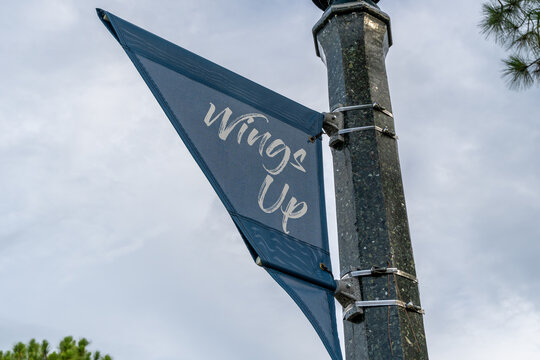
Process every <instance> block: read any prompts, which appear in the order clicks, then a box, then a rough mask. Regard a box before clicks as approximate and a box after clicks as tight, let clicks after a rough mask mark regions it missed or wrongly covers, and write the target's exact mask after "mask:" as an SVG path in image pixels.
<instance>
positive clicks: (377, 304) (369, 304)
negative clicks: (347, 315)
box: [344, 300, 426, 315]
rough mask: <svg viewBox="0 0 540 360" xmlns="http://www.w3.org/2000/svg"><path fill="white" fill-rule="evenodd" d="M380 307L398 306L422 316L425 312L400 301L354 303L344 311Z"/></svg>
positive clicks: (410, 303)
mask: <svg viewBox="0 0 540 360" xmlns="http://www.w3.org/2000/svg"><path fill="white" fill-rule="evenodd" d="M353 306H356V307H360V308H364V307H380V306H399V307H402V308H404V309H405V310H407V311H414V312H416V313H419V314H422V315H424V314H425V313H426V312H425V311H424V309H422V308H421V307H420V306H418V305H414V304H413V303H412V302H408V303H406V302H404V301H401V300H368V301H355V302H354V304H351V305H349V306H348V307H347V309H345V310H344V312H347V311H348V310H349V307H353Z"/></svg>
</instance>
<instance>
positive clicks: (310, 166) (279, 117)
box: [97, 9, 341, 360]
mask: <svg viewBox="0 0 540 360" xmlns="http://www.w3.org/2000/svg"><path fill="white" fill-rule="evenodd" d="M97 12H98V16H99V18H100V19H101V20H102V21H103V23H104V24H105V26H106V27H107V28H108V29H109V31H110V32H111V33H112V34H113V36H114V37H115V38H116V39H117V40H118V42H119V43H120V44H121V45H122V47H123V48H124V50H125V51H126V53H127V55H128V56H129V58H130V59H131V61H132V62H133V64H134V65H135V67H136V68H137V70H138V71H139V73H140V74H141V76H142V77H143V79H144V80H145V82H146V84H147V85H148V87H149V88H150V90H151V91H152V93H153V94H154V96H155V97H156V99H157V101H158V102H159V104H160V105H161V107H162V108H163V110H164V111H165V113H166V115H167V117H168V118H169V120H170V121H171V123H172V125H173V126H174V128H175V129H176V131H177V132H178V135H179V136H180V137H181V138H182V140H183V141H184V143H185V144H186V146H187V148H188V149H189V151H190V152H191V154H192V155H193V157H194V158H195V160H196V161H197V163H198V164H199V166H200V167H201V169H202V171H203V172H204V174H205V175H206V177H207V178H208V180H209V181H210V183H211V184H212V186H213V188H214V189H215V191H216V192H217V194H218V196H219V197H220V199H221V201H222V202H223V204H224V205H225V207H226V208H227V210H228V211H229V213H230V215H231V217H232V218H233V221H234V222H235V224H236V226H237V228H238V230H239V231H240V233H241V235H242V238H243V239H244V241H245V243H246V246H247V247H248V249H249V251H250V253H251V255H252V256H253V258H254V260H257V263H258V264H260V265H261V266H263V267H264V268H265V269H266V270H267V271H268V272H269V273H270V275H271V276H272V277H273V278H274V279H275V280H276V281H277V282H278V283H279V284H280V285H281V287H283V289H284V290H285V291H286V292H287V293H288V294H289V295H290V296H291V297H292V298H293V299H294V301H295V302H296V303H297V304H298V306H299V307H300V308H301V309H302V311H303V312H304V314H305V315H306V317H307V318H308V319H309V321H310V322H311V324H312V325H313V327H314V328H315V330H316V331H317V333H318V335H319V337H320V338H321V340H322V341H323V343H324V345H325V347H326V348H327V350H328V352H329V354H330V356H331V358H332V359H333V360H341V350H340V347H339V339H338V336H337V329H336V317H335V309H334V298H333V292H334V290H335V287H336V283H335V280H334V279H333V276H332V274H331V273H330V272H329V271H328V269H331V263H330V255H329V252H328V235H327V228H326V210H325V206H324V184H323V173H322V148H321V141H320V139H319V140H316V141H309V139H310V138H311V137H312V136H314V135H316V134H318V133H319V132H320V131H321V128H322V121H323V115H322V114H321V113H318V112H316V111H313V110H311V109H308V108H306V107H304V106H302V105H300V104H298V103H296V102H294V101H292V100H290V99H287V98H285V97H283V96H281V95H279V94H277V93H275V92H273V91H271V90H268V89H266V88H264V87H262V86H260V85H258V84H256V83H254V82H252V81H250V80H247V79H245V78H243V77H241V76H240V75H237V74H235V73H233V72H231V71H229V70H227V69H224V68H222V67H220V66H218V65H216V64H214V63H212V62H210V61H208V60H206V59H203V58H201V57H199V56H197V55H195V54H193V53H191V52H189V51H187V50H185V49H183V48H181V47H179V46H177V45H174V44H172V43H170V42H168V41H166V40H164V39H162V38H160V37H158V36H156V35H153V34H151V33H149V32H147V31H145V30H143V29H141V28H139V27H137V26H135V25H133V24H131V23H129V22H127V21H125V20H122V19H120V18H118V17H116V16H114V15H113V14H111V13H109V12H106V11H103V10H100V9H98V10H97Z"/></svg>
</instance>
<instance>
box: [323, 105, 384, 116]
mask: <svg viewBox="0 0 540 360" xmlns="http://www.w3.org/2000/svg"><path fill="white" fill-rule="evenodd" d="M363 109H374V110H377V111H380V112H382V113H383V114H385V115H386V116H389V117H391V118H392V119H393V118H394V114H392V113H391V112H390V111H388V110H386V109H385V108H384V107H382V106H381V105H379V104H377V103H373V104H363V105H351V106H341V107H338V108H337V109H334V110H332V112H345V111H353V110H363Z"/></svg>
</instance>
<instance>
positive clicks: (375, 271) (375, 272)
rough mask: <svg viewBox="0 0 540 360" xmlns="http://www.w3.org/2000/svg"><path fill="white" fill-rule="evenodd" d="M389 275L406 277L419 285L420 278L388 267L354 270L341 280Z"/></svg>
mask: <svg viewBox="0 0 540 360" xmlns="http://www.w3.org/2000/svg"><path fill="white" fill-rule="evenodd" d="M387 274H396V275H398V276H401V277H404V278H406V279H409V280H412V281H413V282H415V283H418V278H417V277H416V276H414V275H411V274H409V273H407V272H405V271H402V270H399V269H398V268H388V267H386V268H385V267H376V266H374V267H372V268H371V269H369V270H354V271H351V272H349V273H347V274H345V275H343V276H342V277H341V279H347V278H350V277H360V276H381V275H387Z"/></svg>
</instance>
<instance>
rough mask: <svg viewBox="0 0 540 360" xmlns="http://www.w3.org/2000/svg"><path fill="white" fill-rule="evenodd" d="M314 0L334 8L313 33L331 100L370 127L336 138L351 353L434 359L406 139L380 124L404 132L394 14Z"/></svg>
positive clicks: (360, 358)
mask: <svg viewBox="0 0 540 360" xmlns="http://www.w3.org/2000/svg"><path fill="white" fill-rule="evenodd" d="M313 2H314V3H315V4H316V5H317V6H319V7H321V8H322V9H323V10H324V9H326V10H325V12H324V14H323V16H322V18H321V19H320V20H319V21H318V22H317V24H316V25H315V27H314V28H313V34H314V37H315V40H316V46H317V55H319V56H320V57H321V59H322V60H323V62H324V63H325V64H326V66H327V69H328V88H329V98H330V108H331V109H337V108H345V109H347V110H346V111H343V115H344V117H343V121H342V124H341V125H340V126H341V127H342V128H343V129H351V128H358V129H361V130H363V131H351V132H347V131H341V132H340V133H338V134H336V135H335V136H334V138H333V139H332V140H331V144H332V145H333V147H334V148H333V149H332V154H333V162H334V179H335V191H336V206H337V220H338V238H339V256H340V263H341V270H342V274H341V275H342V278H343V279H344V281H343V283H342V284H343V285H346V288H348V289H349V290H347V291H348V293H345V294H346V295H347V296H348V300H347V299H346V301H342V300H343V296H342V299H341V300H340V302H342V304H343V303H346V305H348V306H347V308H346V309H345V311H344V313H345V314H344V317H345V318H347V319H349V320H344V328H345V352H346V359H347V360H368V359H369V360H388V359H406V360H424V359H428V353H427V345H426V339H425V333H424V324H423V314H422V312H421V311H420V308H419V306H420V296H419V291H418V284H417V281H416V278H415V277H416V271H415V265H414V259H413V253H412V246H411V240H410V233H409V225H408V220H407V212H406V208H405V197H404V194H403V184H402V179H401V169H400V165H399V158H398V149H397V141H398V140H397V137H396V136H387V134H385V133H384V132H383V131H376V130H375V129H385V130H386V132H387V133H390V134H395V130H394V120H393V116H392V106H391V103H390V92H389V89H388V81H387V76H386V68H385V56H386V53H387V51H388V48H389V46H390V45H391V43H392V39H391V32H390V18H389V17H388V15H386V14H385V13H384V12H382V11H381V10H380V9H379V8H378V6H377V5H376V3H377V2H378V1H369V0H365V1H350V2H347V1H344V0H334V1H333V2H332V1H329V0H313ZM328 5H330V6H328ZM327 6H328V8H326V7H327ZM364 104H379V105H380V107H381V108H382V109H384V110H386V113H385V112H384V111H377V109H376V108H374V106H365V107H361V106H358V105H364ZM355 106H356V108H354V107H355ZM349 107H353V108H349ZM334 118H335V117H334ZM338 137H339V138H338ZM399 272H401V276H400V274H399ZM403 274H406V275H407V276H405V275H403ZM351 294H352V295H351ZM337 297H338V296H337ZM338 299H339V297H338ZM397 305H399V306H397ZM351 320H352V321H351Z"/></svg>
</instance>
